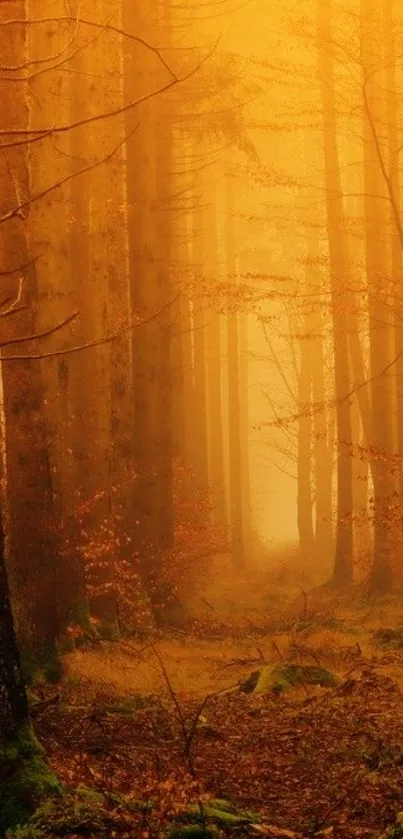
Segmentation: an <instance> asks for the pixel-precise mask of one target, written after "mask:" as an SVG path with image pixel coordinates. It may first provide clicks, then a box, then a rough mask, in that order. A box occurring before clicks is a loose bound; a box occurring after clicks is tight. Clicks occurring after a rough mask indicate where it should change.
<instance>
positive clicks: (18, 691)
mask: <svg viewBox="0 0 403 839" xmlns="http://www.w3.org/2000/svg"><path fill="white" fill-rule="evenodd" d="M27 721H28V702H27V697H26V693H25V687H24V683H23V680H22V675H21V667H20V658H19V653H18V646H17V639H16V635H15V631H14V621H13V613H12V610H11V601H10V591H9V587H8V579H7V570H6V563H5V559H4V531H3V525H2V523H1V520H0V743H1V742H3V740H5V738H6V736H7V737H9V736H10V734H12V733H13V732H16V731H17V730H18V728H19V726H20V725H21V724H22V723H24V722H27Z"/></svg>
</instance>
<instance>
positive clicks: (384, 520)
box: [361, 0, 393, 593]
mask: <svg viewBox="0 0 403 839" xmlns="http://www.w3.org/2000/svg"><path fill="white" fill-rule="evenodd" d="M382 25H383V21H382V16H381V9H380V6H379V4H378V3H376V2H373V0H362V2H361V55H362V69H363V106H364V149H363V153H364V213H365V251H366V273H367V282H368V312H369V330H370V376H371V407H372V411H371V413H372V441H371V442H372V446H373V449H374V459H373V466H372V476H373V484H374V555H373V565H372V573H371V587H372V589H373V590H374V591H376V592H378V593H379V592H383V591H387V590H389V589H390V587H391V585H392V569H391V550H392V538H391V537H392V529H393V524H392V522H391V519H390V512H389V510H388V507H389V506H390V502H391V497H392V493H393V482H392V478H391V469H390V455H391V454H392V451H393V430H392V398H391V397H392V394H391V389H390V387H389V382H388V378H387V376H385V374H383V373H382V371H383V370H384V369H385V368H386V367H387V365H388V363H389V362H390V360H391V353H390V337H391V328H390V325H389V319H390V315H389V306H388V292H387V289H385V277H386V276H387V273H388V272H387V261H386V254H385V246H384V244H383V240H382V238H381V234H380V231H381V230H382V229H383V228H384V227H385V226H386V219H385V213H384V210H383V207H382V201H381V198H378V196H382V195H383V194H384V183H383V178H382V173H381V169H380V163H379V159H378V150H379V145H378V144H379V143H380V142H381V140H380V136H381V134H382V132H383V126H384V121H385V103H384V102H383V101H382V99H381V89H382V84H381V79H380V70H379V68H380V65H381V62H382V61H383V60H384V59H383V56H382V55H381V52H380V47H379V31H380V30H381V31H382ZM377 145H378V150H377ZM374 196H375V197H374Z"/></svg>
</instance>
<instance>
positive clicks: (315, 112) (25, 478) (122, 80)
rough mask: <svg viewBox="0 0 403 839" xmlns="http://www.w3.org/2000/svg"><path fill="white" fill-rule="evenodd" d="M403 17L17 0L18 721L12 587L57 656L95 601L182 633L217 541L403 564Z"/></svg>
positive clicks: (4, 376)
mask: <svg viewBox="0 0 403 839" xmlns="http://www.w3.org/2000/svg"><path fill="white" fill-rule="evenodd" d="M140 6H141V8H140ZM402 22H403V21H402V13H401V10H400V9H399V6H398V4H396V3H393V2H392V0H383V2H375V0H362V2H361V4H359V3H353V4H351V3H348V2H345V3H344V4H343V3H342V2H341V3H337V4H336V3H333V2H330V0H317V2H315V0H307V1H306V2H304V3H303V4H302V5H301V4H300V3H297V2H286V3H282V4H281V8H279V4H276V3H274V2H273V3H267V2H266V3H264V2H259V0H256V2H250V3H246V4H241V5H239V6H238V5H237V4H236V3H231V2H220V3H214V2H212V3H200V4H199V3H193V2H190V1H189V2H188V3H186V2H185V3H175V2H170V0H166V2H165V0H160V2H156V1H155V0H153V2H151V0H142V2H141V4H138V3H134V4H133V3H130V2H122V3H119V2H115V0H99V2H97V3H93V2H87V0H83V2H80V3H79V4H78V3H75V2H74V0H72V2H70V3H66V2H61V0H60V2H59V0H52V2H50V0H49V2H46V1H45V0H35V2H34V3H33V2H23V0H10V2H3V3H1V4H0V44H1V67H0V88H1V90H0V101H1V116H0V122H1V130H0V140H1V150H0V151H1V155H0V178H1V185H2V189H1V196H0V206H1V210H0V213H1V216H0V221H1V225H0V271H1V300H0V317H1V327H2V330H1V338H0V344H1V385H2V391H1V393H2V397H1V432H2V434H1V464H2V498H1V521H2V529H3V532H4V537H5V538H4V551H2V555H1V562H2V563H3V565H2V566H1V574H0V581H1V586H2V592H4V603H5V607H4V609H3V611H2V612H1V618H0V677H1V678H2V679H3V684H4V685H6V686H7V689H6V688H3V692H2V694H1V695H0V697H1V708H0V711H1V715H0V716H2V720H1V721H0V724H1V725H2V726H3V730H4V728H5V727H7V726H8V725H9V724H10V720H11V719H12V718H13V717H14V719H18V718H19V715H20V712H21V704H18V702H17V705H15V696H16V693H15V691H16V690H17V694H18V695H19V688H18V685H19V676H18V675H17V677H16V676H15V673H16V672H17V671H15V670H14V671H13V667H14V664H15V662H16V661H17V648H16V642H15V637H14V635H13V626H12V618H11V611H10V608H9V605H10V604H9V597H8V587H9V589H10V593H11V607H12V612H13V615H14V624H15V630H16V634H17V635H16V637H17V639H18V645H19V647H20V650H21V651H22V653H24V652H25V651H27V650H29V651H30V652H34V653H35V655H36V654H37V652H38V651H43V650H44V649H45V648H47V647H48V646H49V645H52V644H54V642H55V639H57V638H58V637H59V636H60V635H61V634H62V633H63V632H64V631H65V629H66V627H68V626H69V625H71V624H72V623H73V624H74V622H75V619H76V616H77V609H79V608H81V607H83V606H85V608H87V607H88V608H89V610H90V613H91V615H92V617H93V618H94V619H96V620H97V621H101V622H107V623H109V624H110V625H112V626H115V625H117V626H118V628H119V631H123V632H124V631H125V630H128V631H129V632H136V631H140V632H148V631H151V630H153V629H154V628H155V627H166V626H175V625H180V626H183V625H185V624H186V623H187V621H188V620H190V619H191V616H190V617H189V614H188V613H187V607H186V602H187V600H186V598H187V596H188V594H189V590H191V589H192V586H194V585H195V584H196V583H195V581H196V580H199V579H200V578H201V577H203V576H208V575H209V573H210V570H211V567H210V561H211V558H212V557H217V556H230V557H231V560H232V563H233V573H234V575H236V574H238V573H240V572H242V573H244V572H245V569H246V572H247V571H248V569H252V570H253V568H254V567H256V566H258V567H259V568H260V569H261V568H262V567H265V565H264V564H265V562H266V563H267V568H268V569H270V567H271V565H270V563H271V561H272V560H271V559H270V557H272V554H273V550H274V552H275V548H276V543H277V541H281V542H285V541H289V542H290V543H294V542H295V541H296V540H297V541H298V551H299V558H300V565H301V566H302V567H303V568H304V569H305V572H306V575H307V579H308V580H311V581H315V582H316V583H324V582H326V583H330V585H331V586H334V587H336V588H343V587H346V586H349V585H351V584H352V583H364V584H365V585H366V586H368V591H371V592H374V593H377V594H379V593H384V592H388V591H390V590H392V588H393V587H394V586H396V585H399V584H400V581H401V551H402V532H403V531H402V493H403V467H402V454H403V390H402V388H403V378H402V376H403V343H402V335H403V332H402V315H403V304H402V292H401V288H400V284H401V278H402V244H403V222H402V214H401V209H400V203H401V185H400V172H401V170H400V161H401V149H402V130H401V124H402V113H401V101H400V85H401V82H402V70H401V44H402ZM269 549H270V556H269ZM231 573H232V572H231ZM7 579H8V584H7V583H6V580H7ZM38 654H39V653H38ZM13 662H14V664H13ZM10 668H11V669H10ZM10 672H13V673H14V676H13V678H12V679H11V682H10ZM15 679H16V681H17V683H18V685H17V688H16V686H15ZM13 680H14V681H13ZM10 685H11V687H10ZM13 703H14V710H13Z"/></svg>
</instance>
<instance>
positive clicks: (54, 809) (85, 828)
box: [30, 786, 110, 835]
mask: <svg viewBox="0 0 403 839" xmlns="http://www.w3.org/2000/svg"><path fill="white" fill-rule="evenodd" d="M30 825H31V826H32V827H33V828H35V829H37V830H38V829H39V830H42V831H43V832H44V834H45V835H48V834H49V833H56V834H58V835H64V834H66V833H76V832H78V833H82V832H83V833H89V834H91V833H95V832H97V833H101V834H103V833H104V832H106V831H107V829H108V828H109V826H110V819H109V818H108V814H107V812H106V809H105V799H104V797H103V796H102V795H101V794H100V793H98V792H96V791H95V790H92V789H89V788H88V787H84V786H78V787H77V789H76V791H75V793H67V794H65V795H63V796H61V797H58V798H49V799H48V800H47V801H44V803H43V804H42V805H41V806H40V807H39V808H38V809H37V810H36V812H35V813H34V815H33V816H32V818H31V820H30Z"/></svg>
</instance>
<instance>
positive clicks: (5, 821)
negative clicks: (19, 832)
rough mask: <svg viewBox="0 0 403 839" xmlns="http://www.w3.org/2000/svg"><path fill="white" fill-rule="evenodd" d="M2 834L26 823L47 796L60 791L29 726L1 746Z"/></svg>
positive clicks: (57, 782)
mask: <svg viewBox="0 0 403 839" xmlns="http://www.w3.org/2000/svg"><path fill="white" fill-rule="evenodd" d="M0 787H1V790H2V795H1V800H0V834H1V833H4V832H5V831H6V830H7V829H8V828H11V827H16V826H17V825H23V824H25V823H26V822H27V821H28V819H29V816H30V815H31V813H32V812H33V811H34V810H35V808H36V807H37V806H38V804H39V803H40V801H41V800H42V799H43V797H44V796H48V795H55V794H56V793H60V792H61V786H60V783H59V781H58V780H57V778H56V777H55V775H54V774H53V772H52V771H51V769H50V768H49V766H48V764H47V762H46V760H45V756H44V751H43V749H42V747H41V746H40V745H39V743H38V741H37V740H36V738H35V735H34V734H33V732H32V729H31V728H30V727H29V726H22V727H21V729H20V732H19V735H18V737H17V738H15V739H13V740H9V741H8V742H7V743H6V744H5V745H4V746H3V748H2V749H0Z"/></svg>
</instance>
